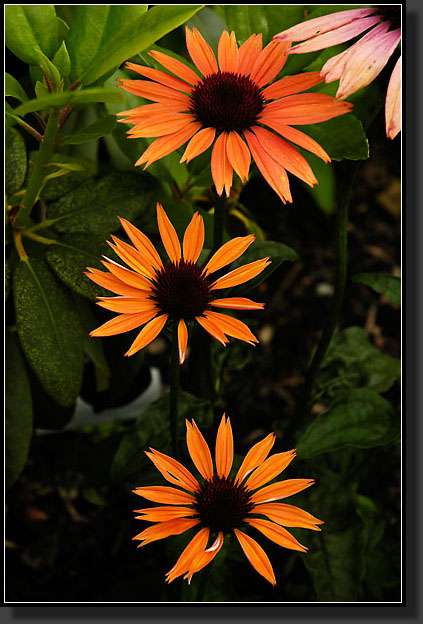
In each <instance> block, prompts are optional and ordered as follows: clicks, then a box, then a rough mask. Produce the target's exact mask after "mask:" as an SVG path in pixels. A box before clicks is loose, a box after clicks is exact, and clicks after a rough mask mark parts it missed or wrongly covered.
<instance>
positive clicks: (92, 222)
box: [47, 172, 155, 237]
mask: <svg viewBox="0 0 423 624" xmlns="http://www.w3.org/2000/svg"><path fill="white" fill-rule="evenodd" d="M154 206H155V198H154V196H153V186H152V183H151V178H150V176H148V175H147V174H141V173H129V172H122V173H112V174H109V175H108V176H105V177H104V178H101V179H100V180H94V181H92V182H89V183H87V184H84V185H83V186H80V187H79V188H77V189H75V190H74V191H71V192H70V193H68V194H67V195H65V196H64V197H62V198H61V199H59V200H58V201H57V202H54V203H53V204H50V205H49V207H48V211H47V214H48V218H49V219H57V222H56V223H55V225H54V227H55V229H56V230H57V231H59V232H65V233H66V232H67V233H70V232H81V233H87V234H88V233H101V234H103V235H104V236H105V237H107V236H108V235H109V233H110V232H115V231H116V230H118V229H119V228H120V223H119V220H118V218H117V217H118V216H120V217H124V218H126V219H128V220H129V221H135V220H136V219H138V218H140V217H143V216H144V215H147V214H148V212H149V211H151V210H152V209H153V207H154Z"/></svg>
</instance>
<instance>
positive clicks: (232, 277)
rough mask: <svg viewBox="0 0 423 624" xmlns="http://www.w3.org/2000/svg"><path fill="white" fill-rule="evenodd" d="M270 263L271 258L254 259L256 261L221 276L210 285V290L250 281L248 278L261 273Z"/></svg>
mask: <svg viewBox="0 0 423 624" xmlns="http://www.w3.org/2000/svg"><path fill="white" fill-rule="evenodd" d="M270 263H271V260H269V258H262V259H261V260H254V262H249V263H248V264H244V265H243V266H240V267H238V268H237V269H234V270H233V271H230V272H229V273H226V275H223V276H222V277H219V279H218V280H216V281H215V282H213V284H212V285H211V286H210V290H219V289H221V288H232V286H238V285H239V284H243V283H244V282H248V280H250V279H253V277H256V275H259V274H260V273H261V272H262V271H263V270H264V269H265V268H266V267H267V266H268V265H269V264H270Z"/></svg>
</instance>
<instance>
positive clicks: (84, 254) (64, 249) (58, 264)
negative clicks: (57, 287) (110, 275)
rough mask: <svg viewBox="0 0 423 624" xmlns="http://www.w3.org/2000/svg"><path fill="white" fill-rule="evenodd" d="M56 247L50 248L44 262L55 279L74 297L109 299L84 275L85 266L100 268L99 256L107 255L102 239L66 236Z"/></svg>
mask: <svg viewBox="0 0 423 624" xmlns="http://www.w3.org/2000/svg"><path fill="white" fill-rule="evenodd" d="M57 242H58V244H57V245H51V246H50V247H49V248H48V250H47V253H46V260H47V262H48V263H49V265H50V267H51V268H52V269H53V271H54V272H55V273H56V275H57V276H58V277H59V279H60V280H61V281H62V282H63V283H64V284H65V285H66V286H68V288H70V289H71V290H73V291H74V292H75V293H77V294H78V295H82V296H83V297H87V298H88V299H92V300H93V301H94V300H95V299H96V297H99V296H103V297H104V296H106V297H107V296H110V294H111V293H110V292H109V291H106V290H105V289H103V288H100V286H97V285H96V284H94V282H92V281H91V280H90V279H88V277H87V276H86V275H85V271H86V270H87V266H89V267H93V268H96V269H103V270H104V267H103V265H102V264H101V259H102V255H103V254H104V255H108V256H110V255H111V249H110V247H109V245H108V244H107V243H106V241H105V240H104V238H103V237H102V236H100V237H99V236H98V235H97V236H93V235H92V234H68V235H67V236H63V237H62V238H61V239H60V240H59V241H57Z"/></svg>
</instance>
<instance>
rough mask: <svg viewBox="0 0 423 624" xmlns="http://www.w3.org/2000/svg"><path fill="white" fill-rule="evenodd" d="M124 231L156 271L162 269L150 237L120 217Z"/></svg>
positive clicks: (161, 263)
mask: <svg viewBox="0 0 423 624" xmlns="http://www.w3.org/2000/svg"><path fill="white" fill-rule="evenodd" d="M118 219H119V221H120V223H121V225H122V227H123V229H124V230H125V232H126V233H127V235H128V236H129V238H130V240H131V242H132V244H133V245H134V246H135V247H136V248H137V249H138V251H139V252H141V253H142V254H144V255H145V257H146V260H147V261H148V262H149V263H150V264H151V266H153V267H154V268H155V269H158V270H160V269H162V268H163V262H162V260H161V258H160V256H159V254H158V253H157V251H156V248H155V247H154V245H153V243H152V242H151V241H150V239H149V238H148V236H146V235H145V234H144V233H143V232H141V231H140V230H139V229H138V228H136V227H135V225H132V223H130V222H129V221H127V220H126V219H123V218H122V217H118Z"/></svg>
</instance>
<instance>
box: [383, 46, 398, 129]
mask: <svg viewBox="0 0 423 624" xmlns="http://www.w3.org/2000/svg"><path fill="white" fill-rule="evenodd" d="M385 120H386V136H387V137H388V138H389V139H394V138H395V137H396V136H397V134H398V132H399V131H400V130H401V57H399V59H398V60H397V62H396V65H395V67H394V70H393V72H392V74H391V79H390V80H389V84H388V90H387V92H386V104H385Z"/></svg>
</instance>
